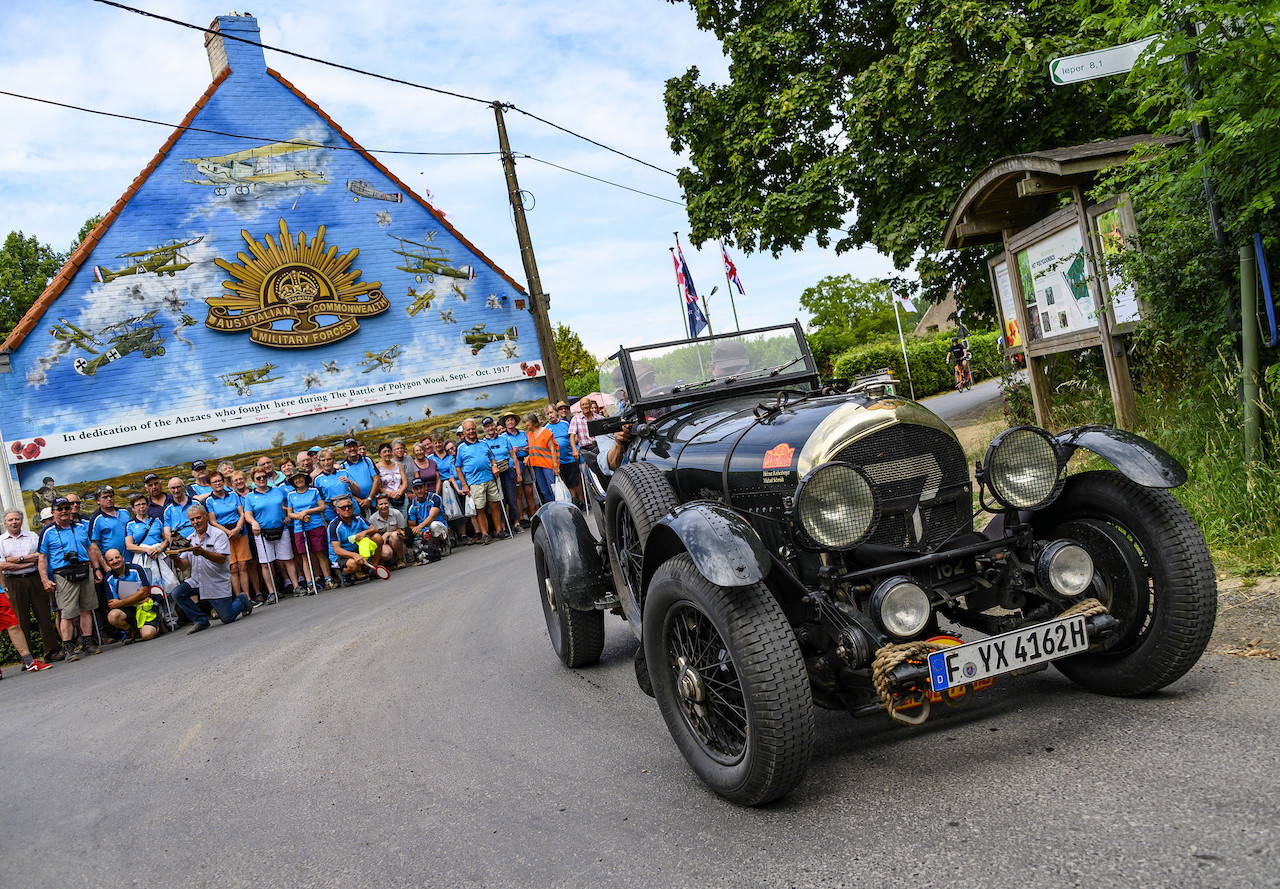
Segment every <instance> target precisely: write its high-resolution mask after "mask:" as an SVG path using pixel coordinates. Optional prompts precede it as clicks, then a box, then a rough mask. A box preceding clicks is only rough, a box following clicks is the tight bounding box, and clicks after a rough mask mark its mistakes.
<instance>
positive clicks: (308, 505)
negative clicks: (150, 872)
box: [285, 466, 334, 595]
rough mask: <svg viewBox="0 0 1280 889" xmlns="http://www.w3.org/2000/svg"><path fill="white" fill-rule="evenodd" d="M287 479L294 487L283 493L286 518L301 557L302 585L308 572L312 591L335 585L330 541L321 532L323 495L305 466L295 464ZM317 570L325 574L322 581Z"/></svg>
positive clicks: (294, 544) (304, 583)
mask: <svg viewBox="0 0 1280 889" xmlns="http://www.w3.org/2000/svg"><path fill="white" fill-rule="evenodd" d="M289 481H290V482H292V483H293V490H292V491H290V492H289V493H288V494H286V495H285V503H286V509H285V518H286V519H289V520H290V521H291V522H293V551H294V553H296V554H297V557H298V558H299V559H301V560H303V565H302V569H303V570H302V572H301V575H300V576H301V577H302V583H303V585H304V586H305V585H306V584H307V583H308V582H307V580H306V577H307V575H308V574H310V575H311V581H310V590H311V593H312V595H314V594H315V593H318V592H320V589H321V587H322V586H323V587H324V588H326V589H333V587H334V583H333V578H332V577H330V575H329V545H328V543H326V542H325V535H324V499H323V498H322V497H321V496H320V491H319V490H317V489H316V488H313V487H312V486H311V473H310V472H308V471H307V469H306V467H305V466H298V467H295V468H294V470H293V476H292V477H291V478H290V479H289ZM307 562H309V563H310V564H309V565H308V564H307ZM317 573H323V574H324V582H323V584H322V583H321V581H320V579H319V577H318V574H317Z"/></svg>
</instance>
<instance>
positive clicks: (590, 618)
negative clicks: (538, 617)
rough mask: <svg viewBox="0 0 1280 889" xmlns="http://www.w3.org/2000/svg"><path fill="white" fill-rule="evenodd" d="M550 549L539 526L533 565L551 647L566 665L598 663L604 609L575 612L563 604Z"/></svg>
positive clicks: (602, 640)
mask: <svg viewBox="0 0 1280 889" xmlns="http://www.w3.org/2000/svg"><path fill="white" fill-rule="evenodd" d="M550 552H551V542H550V541H549V540H548V539H547V532H546V530H545V529H544V528H543V527H542V526H539V527H538V530H537V532H536V533H535V534H534V535H533V564H534V570H535V571H536V573H537V577H538V591H539V593H540V598H541V599H542V616H543V617H544V618H545V619H546V621H547V634H548V635H549V636H550V637H551V648H552V649H553V650H554V651H555V653H556V656H557V657H559V658H560V660H561V662H562V663H564V665H565V666H566V667H589V666H591V665H592V664H595V663H598V662H599V660H600V652H602V651H604V612H602V611H597V610H594V609H593V610H591V611H577V610H575V609H573V608H570V607H569V606H568V605H567V604H565V602H564V600H563V598H562V596H561V592H562V589H563V587H562V585H561V582H560V575H559V572H558V571H557V570H556V566H555V564H554V562H553V561H552V560H551V559H550V558H549V557H548V553H550Z"/></svg>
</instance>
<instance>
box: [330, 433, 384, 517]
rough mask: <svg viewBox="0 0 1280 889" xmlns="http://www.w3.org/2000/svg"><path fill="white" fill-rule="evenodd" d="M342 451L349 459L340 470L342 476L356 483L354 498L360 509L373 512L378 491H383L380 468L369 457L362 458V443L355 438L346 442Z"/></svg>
mask: <svg viewBox="0 0 1280 889" xmlns="http://www.w3.org/2000/svg"><path fill="white" fill-rule="evenodd" d="M342 449H343V452H344V453H345V454H346V456H347V459H346V462H344V463H343V464H342V465H341V466H340V467H338V468H339V470H341V474H342V475H344V476H346V477H347V479H348V480H350V481H352V482H354V483H355V486H356V490H355V491H354V492H353V496H354V499H355V501H356V503H357V504H358V505H359V506H360V509H362V510H364V512H365V513H366V514H367V513H369V512H372V511H373V509H374V505H373V498H374V497H376V496H378V491H380V490H381V489H382V476H380V475H379V474H378V467H377V466H376V465H375V464H374V462H373V461H372V460H370V459H369V458H368V457H362V456H360V442H358V441H356V440H355V439H354V438H348V439H347V440H346V441H344V442H343V443H342Z"/></svg>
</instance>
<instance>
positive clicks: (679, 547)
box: [641, 500, 770, 589]
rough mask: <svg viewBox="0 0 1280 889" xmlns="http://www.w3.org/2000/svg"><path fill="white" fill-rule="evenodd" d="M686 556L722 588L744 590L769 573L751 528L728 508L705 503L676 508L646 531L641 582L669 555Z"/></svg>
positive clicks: (645, 583) (764, 554)
mask: <svg viewBox="0 0 1280 889" xmlns="http://www.w3.org/2000/svg"><path fill="white" fill-rule="evenodd" d="M682 552H687V553H688V554H689V556H690V557H691V558H692V559H693V564H694V565H695V566H696V567H697V569H698V572H699V573H700V574H701V575H702V576H703V577H705V578H706V579H707V580H709V581H711V582H712V583H714V584H716V585H717V586H724V587H738V586H746V585H747V584H750V583H755V582H756V581H758V580H760V579H761V578H763V577H764V576H765V575H766V574H767V573H769V566H770V561H769V551H768V550H767V549H765V546H764V543H763V541H761V540H760V535H758V534H757V533H756V531H755V529H754V528H752V527H751V525H749V524H748V523H747V521H746V520H745V519H744V518H742V516H740V515H738V514H737V513H736V512H734V511H733V510H732V509H729V508H728V507H726V506H722V505H720V504H719V503H714V502H712V501H709V500H695V501H693V502H691V503H685V504H683V505H682V506H677V507H676V508H675V509H673V510H672V511H671V513H670V514H669V515H667V516H666V518H664V519H663V520H662V521H660V522H658V524H657V525H655V526H654V528H653V530H652V531H651V532H650V533H649V540H648V542H647V543H646V544H645V548H644V567H643V569H642V572H641V583H642V585H643V587H644V588H645V589H648V587H649V579H650V578H651V577H653V572H654V571H656V570H657V569H658V566H659V565H661V564H662V563H663V562H665V561H667V559H670V558H671V557H672V556H674V555H676V554H678V553H682Z"/></svg>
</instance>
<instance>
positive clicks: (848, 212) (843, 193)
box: [665, 0, 1136, 320]
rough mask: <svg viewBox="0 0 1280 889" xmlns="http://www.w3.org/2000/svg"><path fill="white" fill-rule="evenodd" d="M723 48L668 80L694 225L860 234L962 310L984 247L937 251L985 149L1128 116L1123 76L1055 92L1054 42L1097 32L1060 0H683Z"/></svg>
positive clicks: (800, 236)
mask: <svg viewBox="0 0 1280 889" xmlns="http://www.w3.org/2000/svg"><path fill="white" fill-rule="evenodd" d="M689 3H690V5H691V6H692V7H693V8H694V10H695V11H696V13H697V16H698V25H699V27H701V28H703V29H705V30H709V31H712V32H713V33H714V34H715V35H716V36H717V37H718V38H719V39H720V41H721V42H722V43H723V45H724V49H725V52H726V54H727V55H728V57H729V60H730V68H729V75H730V80H729V83H727V84H724V85H709V84H705V83H703V82H701V80H700V75H699V72H698V71H697V69H696V68H695V69H690V70H689V71H688V72H687V73H686V74H685V75H684V76H683V77H679V78H675V79H672V80H670V81H668V82H667V89H666V95H665V101H666V108H667V132H668V134H669V135H670V136H671V140H672V147H673V149H674V150H675V151H677V152H682V151H686V150H687V151H688V154H689V160H690V165H689V167H687V168H685V169H682V170H681V171H680V185H681V188H682V189H683V191H684V195H685V200H686V203H687V205H688V212H689V220H690V225H691V229H692V239H693V241H694V242H695V243H702V242H703V241H706V240H708V239H710V238H713V237H716V236H724V237H726V238H728V239H729V240H731V241H732V242H733V243H735V244H736V245H737V246H738V247H739V248H740V249H743V250H747V251H756V250H766V249H767V250H769V251H771V252H773V253H775V254H777V253H778V252H780V251H781V250H783V249H786V248H790V249H796V250H798V249H801V247H802V246H803V244H804V242H805V240H806V239H807V238H808V237H810V236H813V237H815V238H816V239H817V241H818V243H819V244H820V245H821V246H824V247H825V246H828V245H829V244H830V243H832V242H833V241H834V242H835V244H836V249H837V250H847V249H851V248H854V247H862V246H868V245H870V246H874V247H875V248H877V249H878V250H880V251H881V252H883V253H886V254H888V255H889V256H891V257H892V258H893V260H894V262H895V264H896V265H897V267H898V268H899V269H906V268H908V267H910V266H912V265H913V264H914V265H915V267H916V270H917V273H918V275H919V282H918V286H919V288H920V289H921V290H923V292H924V294H925V296H926V297H927V298H928V299H929V300H930V301H933V302H938V301H940V300H941V298H942V297H943V296H944V295H945V293H946V290H947V287H948V285H949V284H954V285H955V286H956V289H957V296H958V300H959V302H960V304H961V305H962V306H964V307H965V308H966V309H967V310H969V311H970V314H969V315H968V317H970V318H973V319H975V320H978V319H980V318H982V317H983V316H984V315H985V316H988V317H989V316H990V313H991V312H992V304H991V297H990V289H989V286H988V284H987V275H986V266H985V262H984V260H985V257H984V256H983V255H982V251H977V250H965V251H953V252H950V253H943V252H941V250H940V242H941V234H942V231H943V229H944V227H945V225H946V222H947V218H948V214H949V212H950V209H951V205H952V204H953V203H954V201H955V199H956V197H957V196H958V195H959V193H960V190H961V189H962V188H963V187H964V185H966V184H967V183H968V182H969V181H970V180H971V179H972V178H973V176H974V175H975V174H976V173H977V171H979V170H981V169H983V168H984V167H986V166H987V165H988V164H990V163H991V162H992V161H994V160H996V159H997V158H1000V157H1003V156H1006V155H1011V154H1019V153H1023V152H1026V151H1032V150H1040V149H1046V148H1055V147H1059V146H1063V145H1072V144H1076V143H1078V142H1082V141H1086V140H1089V139H1102V138H1108V137H1112V136H1118V135H1122V134H1125V133H1127V132H1130V131H1132V129H1133V119H1132V115H1131V109H1132V107H1133V106H1134V105H1135V103H1136V100H1135V96H1134V94H1133V92H1132V91H1130V90H1128V89H1126V88H1124V86H1123V84H1121V85H1119V86H1117V84H1115V83H1112V82H1108V81H1093V82H1089V83H1085V84H1081V85H1079V86H1077V87H1073V88H1072V89H1069V90H1066V89H1061V88H1059V87H1055V86H1053V85H1052V84H1051V83H1050V80H1049V78H1048V77H1047V76H1046V71H1047V65H1048V62H1049V60H1050V59H1051V58H1052V57H1054V56H1056V55H1060V54H1061V53H1062V51H1063V49H1064V47H1066V46H1068V45H1074V44H1076V43H1079V42H1081V41H1089V42H1091V43H1092V45H1093V46H1094V47H1096V46H1102V45H1105V38H1104V36H1103V34H1104V29H1103V25H1102V24H1101V23H1097V22H1093V21H1090V23H1089V24H1088V25H1087V26H1085V27H1083V28H1082V27H1081V25H1080V15H1079V14H1078V13H1077V12H1076V11H1075V10H1073V9H1072V8H1071V6H1070V5H1069V4H1061V3H1031V4H1026V3H1013V2H1006V0H997V2H991V0H945V2H944V0H917V2H912V3H908V2H892V0H872V2H865V3H857V4H851V3H847V2H844V0H765V2H759V3H750V4H748V3H736V2H732V0H689Z"/></svg>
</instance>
